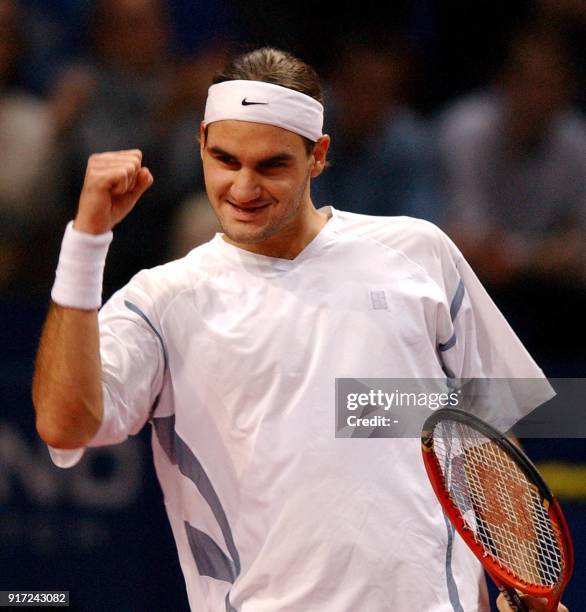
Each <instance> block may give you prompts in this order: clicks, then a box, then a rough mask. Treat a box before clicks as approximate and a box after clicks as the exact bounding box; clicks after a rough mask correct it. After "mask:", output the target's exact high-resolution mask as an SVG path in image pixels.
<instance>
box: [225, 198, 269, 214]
mask: <svg viewBox="0 0 586 612" xmlns="http://www.w3.org/2000/svg"><path fill="white" fill-rule="evenodd" d="M228 204H230V206H231V207H232V208H233V209H234V210H236V211H237V212H239V213H241V214H244V215H250V216H252V215H253V214H254V213H256V212H258V211H260V210H263V209H264V208H267V206H270V202H269V203H267V204H255V205H251V206H238V204H234V202H230V201H229V200H228Z"/></svg>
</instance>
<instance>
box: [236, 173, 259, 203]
mask: <svg viewBox="0 0 586 612" xmlns="http://www.w3.org/2000/svg"><path fill="white" fill-rule="evenodd" d="M260 194H261V187H260V184H259V181H258V176H257V174H256V172H254V171H252V170H248V169H245V168H243V169H241V170H239V171H238V172H237V173H236V176H235V177H234V181H233V183H232V187H231V188H230V196H231V198H232V199H233V200H234V202H235V203H236V204H246V203H247V202H252V201H254V200H257V199H258V198H260Z"/></svg>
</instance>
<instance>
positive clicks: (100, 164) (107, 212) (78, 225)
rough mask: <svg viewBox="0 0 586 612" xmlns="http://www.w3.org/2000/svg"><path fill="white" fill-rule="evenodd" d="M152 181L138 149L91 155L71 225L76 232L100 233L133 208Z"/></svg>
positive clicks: (111, 226)
mask: <svg viewBox="0 0 586 612" xmlns="http://www.w3.org/2000/svg"><path fill="white" fill-rule="evenodd" d="M152 184H153V177H152V175H151V173H150V171H149V169H148V168H145V167H144V166H143V165H142V152H141V151H139V150H138V149H130V150H128V151H114V152H110V153H97V154H95V155H92V156H91V157H90V158H89V160H88V163H87V169H86V173H85V179H84V182H83V188H82V190H81V196H80V198H79V207H78V209H77V215H76V217H75V221H74V222H73V225H74V227H75V229H77V230H79V231H80V232H87V233H89V234H103V233H104V232H107V231H109V230H111V229H112V228H113V227H114V226H115V225H116V224H117V223H119V222H120V221H122V219H124V217H126V215H127V214H128V213H129V212H130V211H131V210H132V209H133V208H134V205H135V204H136V203H137V202H138V199H139V198H140V196H141V195H142V194H143V193H144V192H145V191H146V190H147V189H148V188H149V187H150V186H151V185H152Z"/></svg>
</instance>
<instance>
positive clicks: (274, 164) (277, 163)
mask: <svg viewBox="0 0 586 612" xmlns="http://www.w3.org/2000/svg"><path fill="white" fill-rule="evenodd" d="M284 166H285V163H284V162H282V161H272V162H267V163H265V164H262V167H263V168H268V169H272V168H283V167H284Z"/></svg>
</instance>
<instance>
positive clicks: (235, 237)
mask: <svg viewBox="0 0 586 612" xmlns="http://www.w3.org/2000/svg"><path fill="white" fill-rule="evenodd" d="M222 230H223V232H224V236H226V238H227V239H228V241H229V242H233V243H234V244H238V245H242V246H246V245H248V244H250V245H254V244H260V243H261V242H264V241H265V240H266V239H267V238H268V236H267V231H266V228H259V227H257V228H252V227H251V228H235V227H232V226H231V225H230V226H229V227H222Z"/></svg>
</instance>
